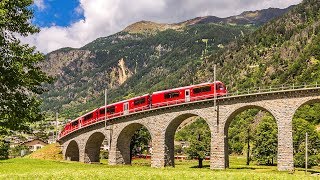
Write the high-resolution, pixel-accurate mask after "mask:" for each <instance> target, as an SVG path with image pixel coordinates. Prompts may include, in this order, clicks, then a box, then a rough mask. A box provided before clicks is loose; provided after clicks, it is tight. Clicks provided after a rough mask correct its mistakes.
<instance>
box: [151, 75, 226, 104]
mask: <svg viewBox="0 0 320 180" xmlns="http://www.w3.org/2000/svg"><path fill="white" fill-rule="evenodd" d="M215 83H216V90H214V83H203V84H198V85H192V86H185V87H180V88H175V89H169V90H164V91H158V92H154V93H152V95H151V99H152V100H151V105H152V108H156V107H160V106H166V105H173V104H179V103H184V102H190V101H197V100H202V99H209V98H213V97H214V93H215V92H216V95H217V96H224V95H226V94H227V89H226V86H225V85H224V84H223V83H222V82H220V81H216V82H215Z"/></svg>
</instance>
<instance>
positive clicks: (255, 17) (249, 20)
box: [179, 6, 294, 26]
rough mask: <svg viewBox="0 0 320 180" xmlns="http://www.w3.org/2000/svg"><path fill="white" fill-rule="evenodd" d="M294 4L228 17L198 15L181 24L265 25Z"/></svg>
mask: <svg viewBox="0 0 320 180" xmlns="http://www.w3.org/2000/svg"><path fill="white" fill-rule="evenodd" d="M293 7H294V6H290V7H288V8H286V9H278V8H269V9H263V10H257V11H246V12H243V13H241V14H240V15H237V16H231V17H227V18H219V17H216V16H205V17H197V18H194V19H191V20H188V21H185V22H182V23H179V24H180V25H195V24H208V23H221V24H237V25H247V24H252V25H257V26H260V25H263V24H265V23H267V22H268V21H270V20H271V19H274V18H276V17H279V16H282V15H283V14H285V13H286V12H288V10H290V9H292V8H293Z"/></svg>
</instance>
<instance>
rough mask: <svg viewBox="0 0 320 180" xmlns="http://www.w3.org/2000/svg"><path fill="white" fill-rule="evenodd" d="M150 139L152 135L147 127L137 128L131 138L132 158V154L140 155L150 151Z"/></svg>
mask: <svg viewBox="0 0 320 180" xmlns="http://www.w3.org/2000/svg"><path fill="white" fill-rule="evenodd" d="M150 141H151V135H150V133H149V131H148V130H147V129H146V128H145V127H142V128H140V129H139V130H137V131H136V132H135V133H134V134H133V137H132V138H131V142H130V154H131V156H130V158H131V157H132V156H135V155H139V154H142V153H144V152H146V153H148V150H149V143H150Z"/></svg>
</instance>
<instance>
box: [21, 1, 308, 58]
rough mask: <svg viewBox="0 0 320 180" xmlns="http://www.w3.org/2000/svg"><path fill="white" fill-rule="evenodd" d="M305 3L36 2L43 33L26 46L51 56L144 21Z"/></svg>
mask: <svg viewBox="0 0 320 180" xmlns="http://www.w3.org/2000/svg"><path fill="white" fill-rule="evenodd" d="M301 1H302V0H223V1H222V0H34V5H32V6H31V7H30V8H31V9H32V10H33V11H34V18H33V19H32V21H31V22H32V23H33V24H35V25H36V26H38V27H39V28H40V30H41V31H40V33H37V34H34V35H30V36H28V37H21V38H20V39H21V41H22V42H23V43H28V44H31V45H33V46H36V47H37V50H38V51H40V52H43V53H48V52H51V51H54V50H57V49H59V48H63V47H73V48H80V47H82V46H84V45H86V44H87V43H89V42H91V41H93V40H95V39H97V38H99V37H106V36H109V35H112V34H114V33H116V32H119V31H121V30H123V29H124V28H125V27H127V26H128V25H130V24H132V23H134V22H137V21H141V20H146V21H154V22H158V23H177V22H181V21H185V20H188V19H192V18H195V17H199V16H208V15H212V16H218V17H228V16H232V15H238V14H241V13H242V12H244V11H249V10H260V9H266V8H269V7H274V8H286V7H288V6H290V5H294V4H298V3H300V2H301Z"/></svg>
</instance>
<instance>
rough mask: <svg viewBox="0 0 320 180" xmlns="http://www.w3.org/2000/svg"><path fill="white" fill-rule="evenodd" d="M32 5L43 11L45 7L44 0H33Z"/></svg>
mask: <svg viewBox="0 0 320 180" xmlns="http://www.w3.org/2000/svg"><path fill="white" fill-rule="evenodd" d="M34 5H35V6H36V7H37V8H38V9H39V10H40V11H43V10H44V9H45V8H46V5H45V4H44V0H34Z"/></svg>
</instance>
